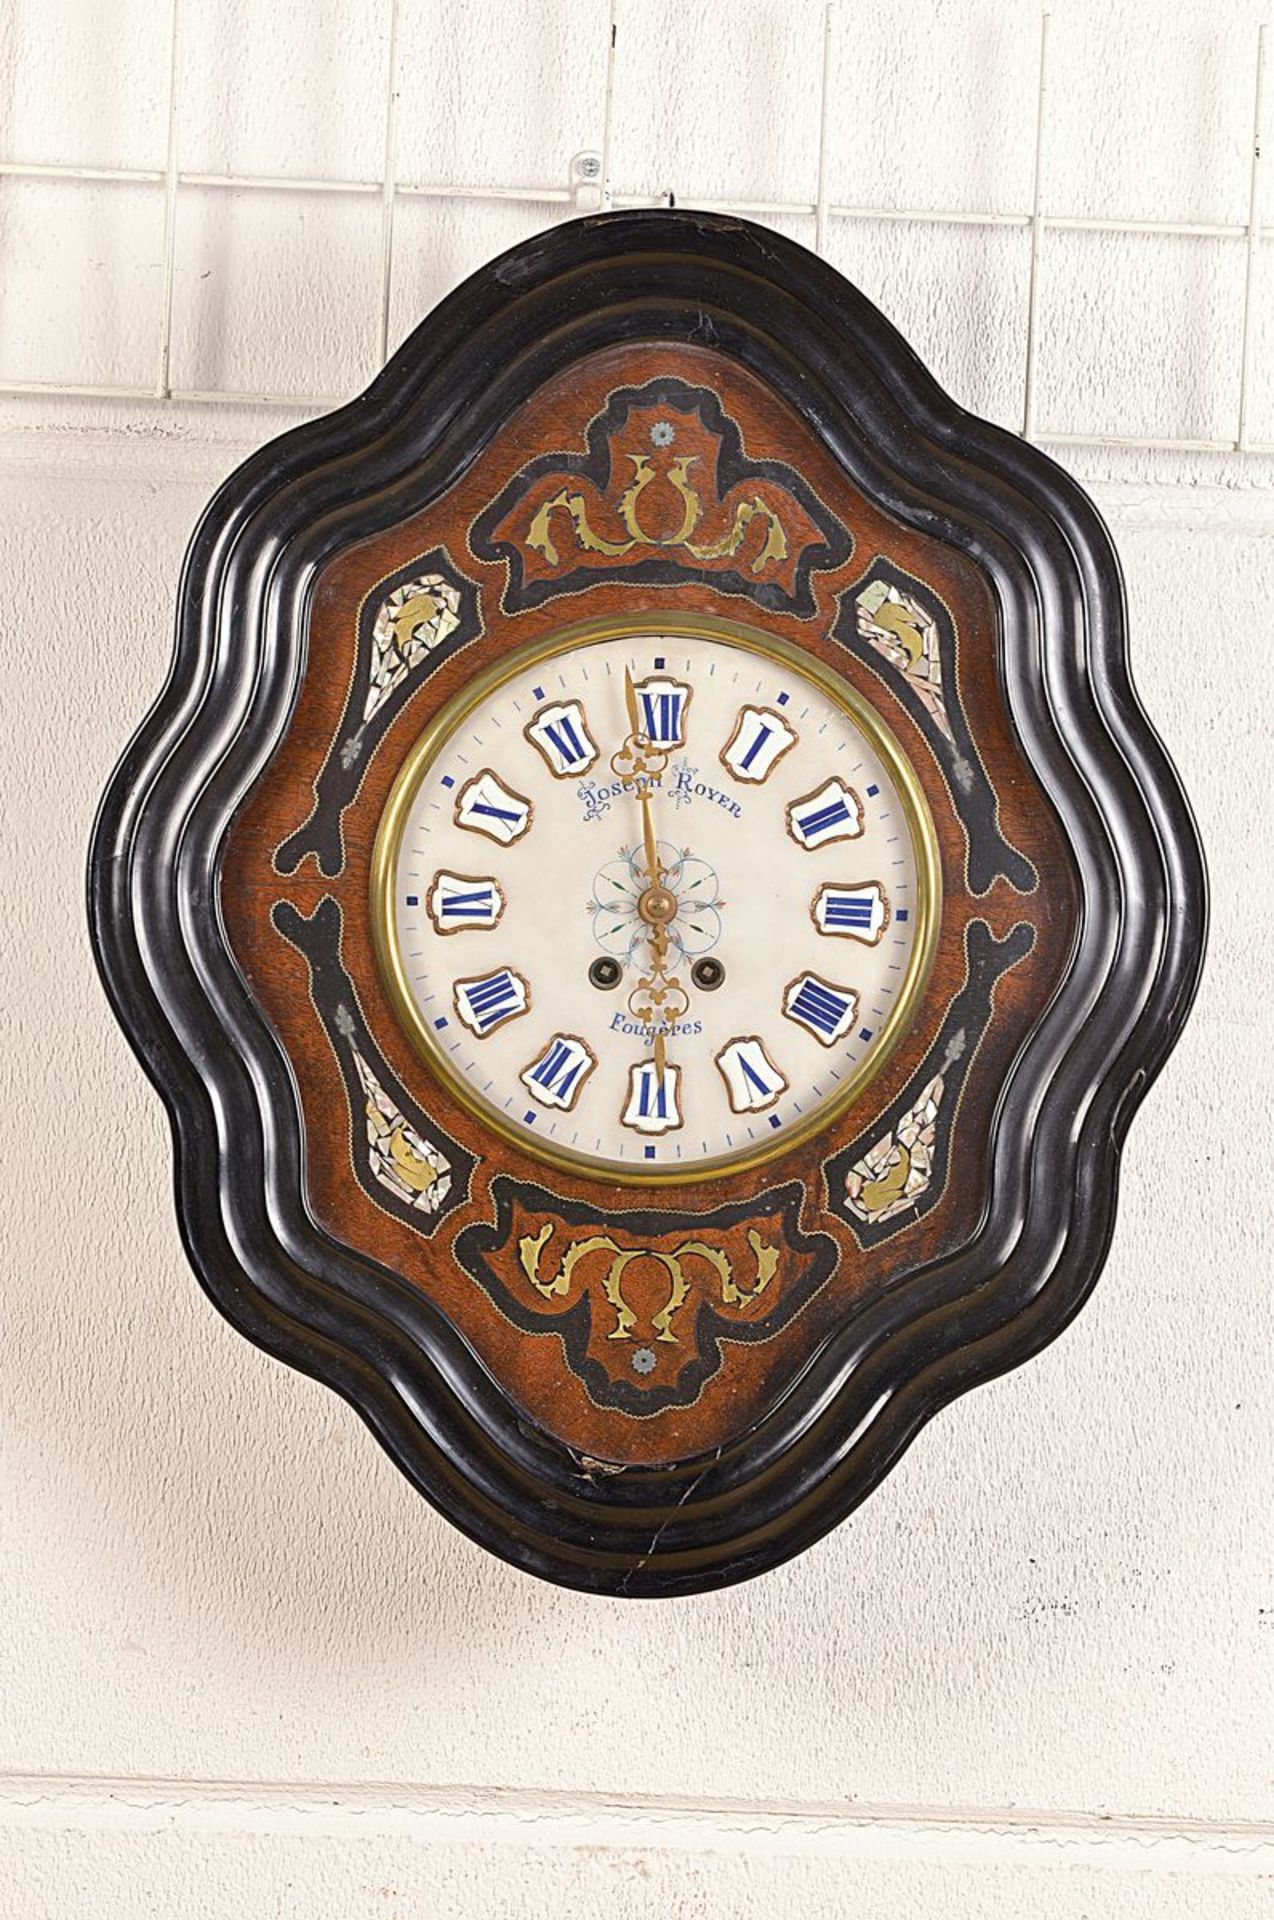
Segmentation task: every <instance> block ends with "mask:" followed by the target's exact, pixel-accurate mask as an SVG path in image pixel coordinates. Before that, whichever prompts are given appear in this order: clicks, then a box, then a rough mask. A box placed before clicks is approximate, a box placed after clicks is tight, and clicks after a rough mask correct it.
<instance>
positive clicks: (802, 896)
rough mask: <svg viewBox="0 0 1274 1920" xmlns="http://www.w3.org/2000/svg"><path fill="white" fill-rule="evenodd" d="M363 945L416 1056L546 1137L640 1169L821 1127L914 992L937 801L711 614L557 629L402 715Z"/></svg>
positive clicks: (524, 1132)
mask: <svg viewBox="0 0 1274 1920" xmlns="http://www.w3.org/2000/svg"><path fill="white" fill-rule="evenodd" d="M372 893H373V921H374V929H375V935H376V947H377V955H378V959H379V963H380V967H381V972H382V975H383V977H384V979H385V982H386V985H387V987H388V989H389V992H390V995H391V998H392V999H393V1001H394V1004H395V1007H396V1009H397V1012H398V1014H399V1017H400V1019H401V1020H402V1022H403V1024H404V1026H405V1028H406V1030H407V1032H408V1033H409V1035H410V1036H411V1039H412V1041H413V1044H414V1045H415V1047H416V1048H417V1051H418V1052H419V1053H420V1055H421V1057H422V1058H423V1060H424V1062H425V1063H426V1065H427V1066H428V1067H430V1068H431V1069H432V1070H433V1071H434V1072H435V1073H436V1074H437V1075H438V1076H439V1077H440V1078H441V1079H442V1080H443V1081H444V1082H445V1083H446V1084H447V1085H448V1086H449V1087H450V1088H451V1089H452V1091H453V1092H454V1093H456V1094H457V1095H458V1096H459V1097H460V1099H461V1100H462V1101H463V1102H464V1103H465V1104H466V1105H467V1106H469V1107H470V1108H471V1109H472V1110H473V1111H474V1112H475V1113H476V1114H477V1115H478V1116H479V1117H480V1118H481V1119H482V1120H483V1121H484V1122H485V1123H486V1124H487V1125H489V1126H491V1127H493V1128H494V1129H495V1130H496V1131H497V1132H499V1133H501V1134H503V1135H504V1136H505V1137H506V1138H512V1139H514V1140H515V1141H516V1143H517V1144H518V1145H519V1146H520V1147H522V1148H523V1149H524V1150H525V1151H527V1152H529V1153H532V1154H534V1155H537V1156H538V1157H540V1158H542V1159H546V1160H549V1161H554V1162H557V1163H564V1164H568V1165H570V1166H571V1167H573V1168H575V1169H576V1170H577V1171H580V1172H583V1173H587V1174H592V1175H594V1176H596V1177H598V1178H601V1179H605V1180H607V1181H620V1182H634V1183H636V1182H640V1183H642V1184H648V1185H650V1184H659V1183H667V1182H673V1181H678V1180H682V1181H684V1180H692V1179H697V1178H700V1177H702V1176H703V1175H704V1174H706V1173H710V1172H715V1171H718V1170H726V1169H737V1168H738V1167H740V1166H744V1165H749V1164H754V1163H756V1162H758V1161H760V1160H763V1159H768V1158H770V1157H771V1156H772V1155H774V1154H776V1153H779V1152H782V1151H784V1150H785V1149H787V1148H789V1147H791V1146H792V1145H794V1144H795V1143H796V1142H797V1141H799V1140H801V1139H804V1138H806V1137H807V1136H808V1135H809V1134H811V1133H813V1132H815V1131H817V1130H819V1129H820V1128H822V1127H824V1126H826V1125H827V1124H828V1122H829V1121H830V1120H831V1119H832V1118H833V1117H834V1116H835V1115H836V1114H837V1113H839V1112H840V1111H842V1110H843V1109H844V1108H845V1107H846V1106H847V1105H848V1104H849V1102H850V1101H851V1100H853V1099H854V1098H855V1096H856V1095H857V1094H858V1093H860V1092H861V1091H862V1089H863V1088H864V1087H865V1086H866V1084H867V1082H868V1081H869V1080H870V1079H871V1078H872V1077H873V1075H874V1074H875V1073H876V1071H877V1070H878V1069H879V1068H880V1066H881V1065H882V1064H883V1063H884V1060H885V1059H886V1057H887V1056H888V1054H889V1052H890V1051H892V1048H893V1047H894V1045H895V1044H896V1043H897V1041H898V1040H899V1038H900V1037H901V1035H902V1033H903V1032H904V1031H905V1029H906V1026H907V1024H908V1021H909V1018H910V1016H911V1015H912V1013H913V1012H914V1010H915V1007H916V1003H917V1000H918V997H919V995H920V993H921V992H922V990H923V987H924V982H925V977H926V973H927V969H928V964H929V960H930V957H931V954H932V949H933V943H934V939H935V936H936V932H937V922H938V910H939V881H938V859H937V850H936V844H935V840H934V834H933V827H932V823H931V820H930V818H929V815H928V811H927V809H926V807H925V803H924V800H923V797H922V796H921V794H920V791H919V788H918V786H917V784H916V781H915V779H914V777H913V776H912V774H911V770H910V768H909V766H908V764H907V762H906V760H905V758H904V756H903V754H902V751H901V749H900V748H899V746H898V744H897V742H896V740H895V739H894V738H893V736H892V735H891V734H890V733H889V732H888V731H887V729H886V728H885V727H884V726H882V724H881V722H880V720H879V719H878V717H877V716H876V715H875V714H874V713H873V712H872V711H871V709H870V708H868V707H867V706H866V705H865V704H863V703H861V702H860V701H859V700H858V699H857V697H856V696H855V695H854V694H853V693H852V692H851V691H850V690H849V689H848V688H847V687H846V686H845V685H844V683H843V682H841V681H840V680H838V679H837V678H835V677H834V676H832V675H831V674H829V673H827V672H826V671H825V670H824V669H822V668H821V667H820V666H819V665H818V664H817V663H816V662H814V661H812V660H811V659H810V658H809V657H808V656H806V655H804V654H801V653H799V652H798V651H797V650H795V649H794V648H791V647H789V646H787V645H786V644H784V643H782V642H779V641H776V640H774V639H772V638H770V637H767V636H762V635H759V634H756V633H753V632H751V631H748V630H744V629H740V628H736V627H731V626H726V625H724V624H722V623H715V622H714V623H708V622H706V621H704V622H697V621H696V622H677V623H670V622H667V621H665V622H663V623H660V622H659V621H657V620H654V619H652V620H651V622H650V624H649V625H640V626H639V625H632V624H628V625H626V626H624V627H623V628H618V627H612V628H608V629H605V630H602V631H599V630H597V629H595V628H594V629H591V630H589V631H587V632H584V633H575V634H574V635H570V634H562V635H559V636H557V637H556V638H554V639H553V640H552V641H550V642H548V643H547V644H538V645H536V646H535V647H533V648H531V649H525V650H523V651H522V652H521V653H520V654H516V655H511V656H509V657H508V658H506V659H505V660H504V661H502V662H501V663H500V665H499V667H498V668H497V669H496V670H495V671H493V672H491V673H488V674H486V675H483V676H481V677H480V678H479V679H477V680H475V682H474V683H473V685H472V686H471V687H470V688H468V689H466V690H465V692H464V693H463V694H461V695H460V696H458V697H457V698H456V699H455V700H453V701H452V702H451V704H450V705H449V706H448V707H446V708H444V709H443V711H442V712H441V713H440V714H439V715H438V716H437V718H436V719H435V721H434V722H433V723H432V724H431V725H430V727H429V728H428V729H427V731H426V732H425V734H423V735H422V736H421V738H420V739H419V740H418V741H417V743H416V745H415V747H414V748H413V750H412V751H411V753H410V754H409V756H408V758H407V760H406V762H405V764H404V766H403V768H402V770H401V772H400V774H399V777H398V780H397V782H396V784H395V787H394V790H393V792H392V794H391V796H390V800H389V803H388V805H387V807H386V811H385V814H384V817H383V819H382V822H381V827H380V833H379V837H378V841H377V847H376V856H375V861H374V868H373V882H372Z"/></svg>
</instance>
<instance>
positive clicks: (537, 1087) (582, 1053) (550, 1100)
mask: <svg viewBox="0 0 1274 1920" xmlns="http://www.w3.org/2000/svg"><path fill="white" fill-rule="evenodd" d="M596 1065H597V1060H596V1057H595V1056H594V1055H593V1054H592V1053H591V1052H590V1051H589V1049H588V1048H587V1047H586V1046H585V1045H584V1042H583V1041H582V1040H578V1039H576V1037H575V1035H574V1034H573V1033H555V1034H554V1035H553V1038H552V1039H551V1040H550V1041H549V1043H548V1046H547V1047H546V1048H545V1049H544V1052H543V1053H542V1054H541V1055H540V1057H539V1059H538V1060H533V1061H532V1062H531V1064H530V1066H529V1067H524V1068H523V1069H522V1072H521V1074H520V1075H519V1076H518V1077H519V1079H520V1080H521V1082H522V1085H523V1086H524V1087H525V1088H526V1090H527V1092H528V1093H529V1094H530V1095H531V1097H532V1098H533V1099H535V1100H538V1101H539V1102H540V1104H541V1106H545V1107H561V1108H562V1109H563V1110H564V1111H565V1112H567V1113H569V1112H570V1110H571V1108H572V1107H573V1106H574V1105H575V1102H576V1101H577V1100H578V1099H579V1095H580V1088H581V1087H582V1086H583V1085H584V1082H585V1081H586V1080H587V1078H588V1076H589V1074H590V1073H591V1072H592V1071H593V1068H594V1067H595V1066H596Z"/></svg>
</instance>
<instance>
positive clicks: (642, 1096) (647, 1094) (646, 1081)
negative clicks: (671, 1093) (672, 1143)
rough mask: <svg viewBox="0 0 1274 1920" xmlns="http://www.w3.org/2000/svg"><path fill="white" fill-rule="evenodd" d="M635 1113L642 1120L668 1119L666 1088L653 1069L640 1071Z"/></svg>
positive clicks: (646, 1068) (645, 1068)
mask: <svg viewBox="0 0 1274 1920" xmlns="http://www.w3.org/2000/svg"><path fill="white" fill-rule="evenodd" d="M637 1111H638V1113H639V1114H640V1115H641V1118H642V1119H643V1120H650V1119H652V1118H653V1119H655V1120H666V1119H667V1118H668V1088H667V1084H666V1082H665V1081H664V1080H663V1079H662V1078H661V1077H660V1075H659V1073H658V1071H657V1069H656V1068H654V1067H643V1068H642V1069H641V1075H640V1084H639V1088H638V1093H637Z"/></svg>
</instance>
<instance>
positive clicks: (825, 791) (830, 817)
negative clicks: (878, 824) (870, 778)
mask: <svg viewBox="0 0 1274 1920" xmlns="http://www.w3.org/2000/svg"><path fill="white" fill-rule="evenodd" d="M787 830H788V832H789V833H790V834H791V836H792V838H793V840H795V841H796V843H797V845H798V846H801V847H805V848H807V849H808V850H809V851H810V852H813V851H814V849H815V848H816V847H825V846H828V845H829V844H830V843H831V842H832V841H833V840H857V839H858V837H859V835H860V834H861V833H862V830H863V807H862V802H861V800H860V799H859V798H858V795H857V794H856V793H855V792H854V789H853V788H852V787H847V786H846V785H845V782H844V781H843V780H829V781H828V782H827V784H826V785H825V786H822V787H820V788H819V789H818V792H817V793H807V794H806V795H805V797H804V798H803V799H801V800H793V801H792V803H791V805H790V806H789V807H788V810H787Z"/></svg>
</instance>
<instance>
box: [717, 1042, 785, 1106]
mask: <svg viewBox="0 0 1274 1920" xmlns="http://www.w3.org/2000/svg"><path fill="white" fill-rule="evenodd" d="M717 1066H718V1068H719V1069H720V1072H721V1078H722V1079H723V1080H724V1081H725V1085H726V1092H727V1093H728V1094H729V1096H730V1107H731V1110H732V1111H733V1112H734V1113H763V1112H764V1110H765V1109H766V1107H772V1106H773V1105H774V1103H775V1101H776V1100H777V1099H778V1097H779V1095H780V1094H781V1093H785V1092H786V1091H787V1081H786V1079H785V1078H784V1076H783V1075H782V1074H781V1073H780V1072H779V1069H778V1068H777V1067H776V1066H775V1064H774V1062H773V1061H772V1060H771V1058H770V1056H769V1054H768V1053H767V1052H766V1051H765V1046H764V1043H763V1042H762V1041H761V1040H759V1039H757V1037H756V1036H755V1035H750V1036H749V1037H747V1038H745V1039H742V1040H729V1041H727V1042H726V1044H725V1046H724V1047H722V1049H721V1051H720V1053H719V1054H718V1055H717Z"/></svg>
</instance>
